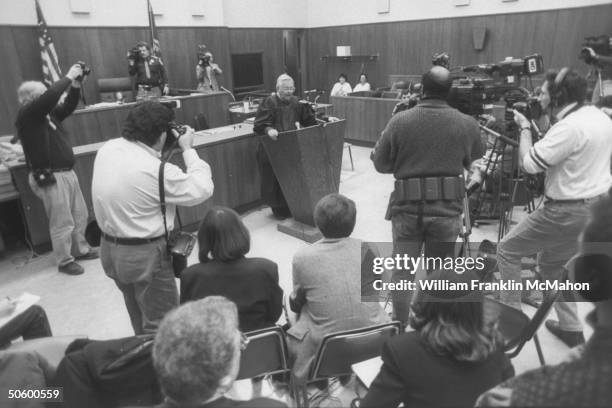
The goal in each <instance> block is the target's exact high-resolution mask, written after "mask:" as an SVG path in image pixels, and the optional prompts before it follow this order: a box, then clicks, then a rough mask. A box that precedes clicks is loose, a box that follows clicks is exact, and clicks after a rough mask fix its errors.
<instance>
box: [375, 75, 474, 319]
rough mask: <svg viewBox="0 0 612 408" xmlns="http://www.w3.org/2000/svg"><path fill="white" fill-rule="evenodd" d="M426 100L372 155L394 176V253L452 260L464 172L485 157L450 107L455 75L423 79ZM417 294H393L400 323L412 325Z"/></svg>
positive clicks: (388, 130)
mask: <svg viewBox="0 0 612 408" xmlns="http://www.w3.org/2000/svg"><path fill="white" fill-rule="evenodd" d="M421 83H422V86H423V98H422V100H421V101H420V102H419V103H418V104H417V105H416V106H415V107H414V108H412V109H410V110H406V111H403V112H399V113H397V114H396V115H394V116H393V117H392V118H391V120H390V121H389V123H388V124H387V126H386V127H385V129H384V130H383V132H382V135H381V137H380V139H379V140H378V142H377V143H376V146H375V147H374V150H373V152H372V155H371V159H372V161H373V162H374V167H375V168H376V170H377V171H379V172H380V173H391V174H393V175H394V177H395V179H396V181H395V191H393V193H392V194H391V198H390V200H389V206H388V209H387V215H386V219H387V220H391V225H392V233H393V251H394V255H395V254H407V255H408V256H411V257H418V256H419V255H420V253H421V249H422V247H423V244H425V255H426V256H433V257H437V256H441V257H445V256H447V255H449V252H450V250H451V245H444V243H448V242H452V243H454V242H455V241H456V240H457V237H458V235H459V232H460V230H461V213H462V210H463V206H462V200H463V197H464V194H465V181H464V180H463V171H464V169H468V168H469V167H470V164H471V163H472V161H474V160H476V159H478V158H479V157H481V156H482V154H483V150H482V146H481V143H480V131H479V128H478V123H477V122H476V120H475V119H474V118H472V117H470V116H467V115H464V114H463V113H461V112H459V111H458V110H456V109H454V108H452V107H450V106H449V105H448V104H447V103H446V98H447V97H448V93H449V91H450V88H451V85H452V78H451V75H450V72H449V71H448V70H447V69H446V68H444V67H441V66H434V67H432V68H431V69H430V70H429V71H428V72H426V73H425V74H424V75H423V77H422V81H421ZM414 273H415V271H409V270H396V271H394V272H393V280H394V281H399V280H402V279H407V280H414ZM411 297H412V294H411V293H410V292H407V291H403V292H399V291H396V292H394V293H393V309H394V314H395V318H396V319H398V320H400V321H402V322H404V323H406V322H407V320H408V311H409V304H410V300H411Z"/></svg>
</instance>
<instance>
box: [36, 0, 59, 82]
mask: <svg viewBox="0 0 612 408" xmlns="http://www.w3.org/2000/svg"><path fill="white" fill-rule="evenodd" d="M36 16H37V18H38V44H39V45H40V58H41V59H42V71H43V82H44V83H45V84H47V86H51V84H53V83H54V82H55V81H57V80H59V79H60V78H61V77H62V69H61V68H60V66H59V63H58V61H57V53H56V52H55V47H54V46H53V40H52V39H51V35H50V34H49V30H48V29H47V23H46V22H45V18H44V17H43V14H42V11H41V9H40V4H38V0H36Z"/></svg>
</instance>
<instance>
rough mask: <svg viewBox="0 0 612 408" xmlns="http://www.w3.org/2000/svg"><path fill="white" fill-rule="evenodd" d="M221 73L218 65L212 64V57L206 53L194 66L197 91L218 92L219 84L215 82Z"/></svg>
mask: <svg viewBox="0 0 612 408" xmlns="http://www.w3.org/2000/svg"><path fill="white" fill-rule="evenodd" d="M222 73H223V71H222V70H221V68H219V65H217V64H215V63H214V62H213V55H212V53H211V52H209V51H207V52H205V53H204V54H203V55H201V57H200V58H199V61H198V65H196V78H197V79H198V91H201V92H204V93H207V92H218V91H219V83H218V82H217V75H221V74H222Z"/></svg>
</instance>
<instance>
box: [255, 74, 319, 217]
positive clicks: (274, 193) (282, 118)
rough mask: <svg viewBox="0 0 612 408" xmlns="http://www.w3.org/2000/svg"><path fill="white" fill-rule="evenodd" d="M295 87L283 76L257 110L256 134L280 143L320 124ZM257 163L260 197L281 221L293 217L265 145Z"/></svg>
mask: <svg viewBox="0 0 612 408" xmlns="http://www.w3.org/2000/svg"><path fill="white" fill-rule="evenodd" d="M293 92H295V84H294V82H293V78H291V77H290V76H289V75H287V74H283V75H281V76H279V77H278V79H277V80H276V92H275V93H273V94H272V95H270V96H268V97H267V98H266V99H265V100H264V101H263V103H262V104H261V105H259V109H258V110H257V116H256V117H255V126H254V128H253V130H254V131H255V133H257V134H258V135H263V136H267V137H269V138H271V139H272V140H277V138H278V134H279V132H284V131H287V130H295V129H297V126H296V124H299V126H300V127H307V126H314V125H316V124H317V120H316V119H315V113H314V111H313V110H312V108H311V107H310V105H309V104H308V103H301V102H299V101H298V99H297V98H296V97H295V96H293ZM257 163H258V164H259V173H260V176H261V197H262V199H263V201H264V203H266V204H267V205H269V206H270V207H271V208H272V213H273V214H274V216H275V217H276V218H278V219H284V218H288V217H290V216H291V211H289V206H288V205H287V201H286V200H285V196H284V195H283V192H282V191H281V188H280V184H279V183H278V180H277V178H276V175H275V174H274V170H273V169H272V165H271V164H270V159H269V158H268V154H267V153H266V151H265V150H264V147H263V144H261V143H260V144H259V146H258V147H257Z"/></svg>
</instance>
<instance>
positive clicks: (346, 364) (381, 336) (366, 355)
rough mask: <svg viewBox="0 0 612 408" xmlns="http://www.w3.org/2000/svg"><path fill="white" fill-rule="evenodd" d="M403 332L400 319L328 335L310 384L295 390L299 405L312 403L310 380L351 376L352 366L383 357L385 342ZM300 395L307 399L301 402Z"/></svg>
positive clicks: (322, 343)
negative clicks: (309, 397) (310, 400)
mask: <svg viewBox="0 0 612 408" xmlns="http://www.w3.org/2000/svg"><path fill="white" fill-rule="evenodd" d="M399 333H400V322H397V321H394V322H390V323H384V324H379V325H375V326H368V327H364V328H360V329H353V330H347V331H342V332H337V333H331V334H328V335H326V336H325V337H324V338H323V341H322V342H321V345H320V346H319V350H318V351H317V355H316V358H315V360H314V364H313V365H312V367H311V370H310V375H309V378H308V381H307V383H306V385H304V386H302V387H300V389H299V390H296V392H295V398H296V402H297V403H298V407H299V406H303V407H308V406H309V401H308V392H307V385H308V384H309V383H312V382H315V381H319V380H326V379H329V378H332V377H340V376H345V375H351V374H352V369H351V365H353V364H355V363H358V362H361V361H365V360H369V359H371V358H374V357H377V356H380V354H381V352H382V346H383V343H384V342H385V341H386V340H387V339H388V338H390V337H391V336H394V335H396V334H399ZM300 398H303V400H302V401H300Z"/></svg>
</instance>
